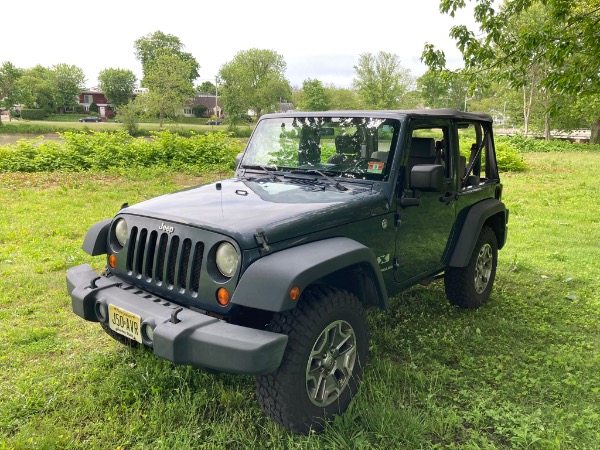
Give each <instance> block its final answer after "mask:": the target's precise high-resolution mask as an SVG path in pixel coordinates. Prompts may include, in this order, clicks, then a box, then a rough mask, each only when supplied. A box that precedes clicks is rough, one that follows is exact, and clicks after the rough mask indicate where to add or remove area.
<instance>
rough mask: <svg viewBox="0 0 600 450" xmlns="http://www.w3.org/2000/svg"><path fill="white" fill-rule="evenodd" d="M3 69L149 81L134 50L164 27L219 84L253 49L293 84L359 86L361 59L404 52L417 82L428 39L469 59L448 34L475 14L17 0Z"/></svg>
mask: <svg viewBox="0 0 600 450" xmlns="http://www.w3.org/2000/svg"><path fill="white" fill-rule="evenodd" d="M0 23H2V26H1V28H0V64H1V63H2V62H4V61H10V62H12V63H13V64H14V65H15V66H17V67H20V68H30V67H33V66H36V65H38V64H41V65H42V66H45V67H50V66H52V65H55V64H61V63H66V64H69V65H75V66H77V67H79V68H81V69H82V70H83V71H84V73H85V75H86V78H87V80H86V86H87V87H92V86H96V85H97V83H98V81H97V77H98V73H99V72H100V71H101V70H103V69H106V68H109V67H111V68H121V69H129V70H132V71H133V72H134V73H135V74H136V75H137V76H138V78H141V76H142V70H141V65H140V63H139V61H138V60H137V59H136V58H135V55H134V48H133V44H134V41H135V40H136V39H138V38H140V37H143V36H145V35H147V34H148V33H153V32H155V31H158V30H160V31H162V32H163V33H167V34H173V35H175V36H177V37H178V38H179V39H180V40H181V42H182V43H183V44H184V46H185V48H184V50H185V51H187V52H190V53H191V54H192V55H193V56H194V57H195V58H196V60H197V61H198V63H199V64H200V78H199V79H198V80H196V83H197V84H200V83H202V82H203V81H212V82H213V83H214V82H215V81H214V80H215V77H216V75H217V74H218V72H219V69H220V68H221V66H222V65H223V64H225V63H227V62H229V61H231V60H232V59H233V57H234V56H235V54H236V53H238V52H240V51H242V50H248V49H251V48H258V49H269V50H274V51H276V52H277V53H279V54H280V55H282V56H283V58H284V60H285V61H286V63H287V72H286V76H287V79H288V80H289V81H290V83H291V84H292V86H297V87H301V86H302V82H303V80H305V79H307V78H312V79H318V80H321V81H322V82H324V83H333V84H335V85H336V86H339V87H350V86H351V84H352V79H353V77H354V68H353V66H354V65H356V64H357V62H358V57H359V55H360V54H361V53H366V52H370V53H373V54H376V53H378V52H380V51H385V52H388V53H394V54H396V55H398V56H399V58H400V63H401V65H402V67H404V68H407V69H409V70H410V72H411V74H412V75H413V76H414V77H418V76H420V75H422V74H423V73H424V72H425V71H426V66H425V65H424V64H423V63H421V62H420V61H419V58H420V56H421V53H422V51H423V48H424V45H425V43H426V42H428V43H432V44H434V45H435V46H436V47H438V48H440V49H442V50H444V51H445V52H446V57H447V60H448V64H449V65H450V66H451V67H459V66H461V65H462V64H461V59H460V53H459V52H458V50H457V49H456V46H455V43H454V41H453V40H451V39H450V38H449V37H448V33H449V30H450V28H451V26H453V25H459V24H466V25H468V26H470V28H471V29H473V23H474V22H473V18H472V15H471V14H470V13H469V12H467V11H462V12H460V14H458V15H457V17H456V18H451V17H450V16H447V15H442V14H441V13H440V12H439V0H370V1H366V0H347V1H345V2H340V1H333V0H329V1H326V0H325V1H324V0H303V1H298V0H296V1H291V2H290V1H282V0H279V1H276V0H254V1H248V0H246V1H240V0H225V1H223V0H221V1H198V0H196V1H182V0H170V1H165V0H162V1H158V0H145V1H139V0H101V1H81V0H79V1H73V0H29V1H20V0H12V1H7V2H4V1H3V2H2V6H0Z"/></svg>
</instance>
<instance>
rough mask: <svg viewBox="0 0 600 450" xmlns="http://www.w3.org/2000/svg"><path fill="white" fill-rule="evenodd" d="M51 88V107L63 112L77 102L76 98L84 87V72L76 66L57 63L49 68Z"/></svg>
mask: <svg viewBox="0 0 600 450" xmlns="http://www.w3.org/2000/svg"><path fill="white" fill-rule="evenodd" d="M50 77H51V84H52V90H53V109H54V110H60V111H62V112H64V110H65V109H66V108H70V107H73V106H75V105H76V104H77V98H78V96H79V93H80V92H81V90H82V89H83V88H84V87H85V74H84V73H83V70H81V69H80V68H79V67H77V66H70V65H68V64H57V65H54V66H52V69H50Z"/></svg>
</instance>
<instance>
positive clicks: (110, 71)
mask: <svg viewBox="0 0 600 450" xmlns="http://www.w3.org/2000/svg"><path fill="white" fill-rule="evenodd" d="M464 6H465V2H464V0H440V11H441V12H442V13H446V14H450V15H454V14H455V12H456V11H457V10H458V9H459V8H462V7H464ZM474 14H475V19H476V21H477V24H478V26H479V31H478V32H477V33H475V32H474V31H471V30H468V29H467V28H466V27H464V26H456V27H453V28H452V29H451V30H450V37H451V38H453V39H455V40H456V43H457V47H458V48H459V50H460V51H461V52H462V55H463V62H464V67H462V68H460V69H458V70H449V69H448V68H447V67H446V60H445V55H444V53H443V52H441V51H439V50H438V49H436V48H435V47H433V46H432V45H430V44H426V45H425V48H424V51H423V54H422V57H421V60H422V61H423V62H424V63H425V64H427V66H428V70H427V72H426V73H425V74H423V75H422V76H420V77H413V76H412V75H411V73H410V71H409V70H408V69H406V68H404V67H402V65H401V62H400V59H399V57H398V56H397V55H395V54H392V53H387V52H379V53H377V54H372V53H363V54H361V55H359V58H358V62H357V64H356V65H355V66H354V67H353V69H354V79H353V83H352V86H351V87H348V88H345V87H338V86H335V85H332V84H325V83H323V82H322V81H320V80H318V79H312V78H309V79H306V80H304V82H303V83H302V86H291V84H290V83H289V81H288V80H287V79H286V78H285V70H286V63H285V59H284V57H283V56H282V55H280V54H278V53H277V52H275V51H273V50H268V49H250V50H245V51H240V52H239V53H237V54H236V55H235V56H234V57H233V59H232V60H231V61H229V62H227V63H225V64H224V65H223V66H222V67H221V69H220V71H219V73H218V76H217V80H216V84H213V83H211V82H208V81H205V82H204V83H202V84H200V85H199V86H194V81H195V80H196V79H197V78H198V77H199V70H200V65H199V63H198V62H197V61H196V59H195V58H194V56H193V55H192V54H190V53H188V52H185V46H184V45H183V43H182V42H181V40H180V39H179V38H178V37H176V36H173V35H170V34H165V33H162V32H161V31H156V32H154V33H149V34H147V35H146V36H143V37H141V38H139V39H137V40H136V41H135V42H134V50H135V56H136V58H137V59H138V60H139V62H140V63H141V65H142V71H143V78H142V80H140V81H141V85H142V86H144V87H146V88H148V92H147V93H146V94H144V95H141V96H138V97H137V98H136V100H135V101H132V100H131V92H132V90H133V88H134V86H135V85H136V83H137V81H138V80H137V79H136V77H135V75H134V74H133V72H132V71H130V70H126V69H115V68H107V69H105V70H103V71H101V72H100V74H99V75H98V80H99V83H100V88H101V89H102V91H103V92H104V94H105V95H106V97H107V99H108V100H109V102H110V103H111V104H113V105H114V106H115V107H116V108H117V110H118V112H119V114H120V115H121V116H122V118H124V119H126V120H131V121H132V123H133V124H134V122H135V120H136V117H138V116H139V115H140V114H142V113H146V114H153V115H155V116H157V117H159V118H160V120H161V124H162V120H163V119H164V118H166V117H173V116H176V115H177V114H179V113H180V111H181V109H182V107H183V106H185V105H186V102H189V101H190V99H192V98H193V96H194V94H195V93H205V94H216V93H217V91H218V94H219V98H220V100H221V101H222V103H223V106H224V110H225V111H226V113H227V116H228V118H230V119H231V121H232V122H233V123H234V124H235V121H236V119H237V118H240V117H241V116H243V115H244V114H245V113H247V111H249V110H252V111H253V112H254V113H255V114H256V115H257V116H260V115H261V114H263V113H265V112H271V111H274V110H276V109H277V106H278V104H279V102H281V101H289V102H292V103H293V104H294V105H295V106H296V108H297V109H301V110H327V109H413V108H440V107H447V108H453V109H458V110H465V111H474V110H480V111H486V112H489V113H490V114H492V116H493V117H494V118H495V120H496V122H498V123H499V124H500V125H501V126H505V127H516V128H519V129H523V130H524V131H525V134H526V135H527V134H528V133H529V132H530V131H532V130H534V131H536V132H543V133H544V134H545V135H546V137H547V138H549V136H550V130H551V129H559V130H573V129H578V128H591V130H592V141H594V142H600V100H599V98H600V96H599V95H598V94H599V93H600V41H599V40H598V33H597V26H598V24H599V23H600V6H599V5H598V3H597V0H581V1H580V2H566V1H564V0H506V1H505V2H504V3H503V4H502V6H501V7H500V8H499V9H498V10H495V9H494V2H493V1H492V0H482V1H479V2H478V4H477V6H476V7H475V9H474ZM84 81H85V80H84V76H83V73H82V71H81V69H79V68H77V67H74V66H67V65H64V64H59V65H56V66H52V67H51V68H44V67H41V66H36V67H34V68H32V69H26V70H24V69H19V68H16V67H14V66H13V65H12V64H11V63H10V62H5V63H4V64H3V65H2V66H0V99H3V100H2V102H3V106H4V107H5V108H6V107H10V106H11V105H13V104H16V103H20V104H24V105H27V106H29V107H36V108H47V109H49V110H53V111H60V110H61V109H63V110H64V109H65V108H67V107H69V105H72V103H73V102H74V101H75V100H74V99H75V97H76V94H77V93H78V91H80V90H81V89H82V88H83V82H84Z"/></svg>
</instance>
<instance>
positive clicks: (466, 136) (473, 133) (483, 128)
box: [458, 122, 497, 189]
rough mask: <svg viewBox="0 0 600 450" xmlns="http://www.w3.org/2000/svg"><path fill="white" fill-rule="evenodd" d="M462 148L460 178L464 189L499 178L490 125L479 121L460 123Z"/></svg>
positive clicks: (459, 136) (459, 134)
mask: <svg viewBox="0 0 600 450" xmlns="http://www.w3.org/2000/svg"><path fill="white" fill-rule="evenodd" d="M458 141H459V149H460V161H459V178H462V179H463V180H464V181H463V183H462V187H463V189H470V188H473V187H476V186H479V185H480V184H483V183H486V182H487V181H490V180H491V179H495V178H497V169H496V168H495V161H494V157H495V155H494V152H493V142H492V138H491V133H490V132H489V125H488V124H485V123H483V124H482V123H479V122H461V123H459V124H458Z"/></svg>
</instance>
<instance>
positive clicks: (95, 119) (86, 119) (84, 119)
mask: <svg viewBox="0 0 600 450" xmlns="http://www.w3.org/2000/svg"><path fill="white" fill-rule="evenodd" d="M79 121H80V122H102V119H101V118H100V117H94V116H88V117H82V118H81V119H79Z"/></svg>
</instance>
